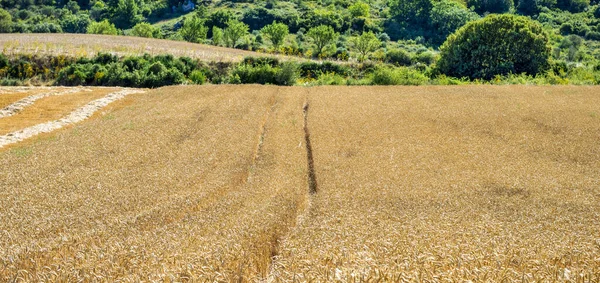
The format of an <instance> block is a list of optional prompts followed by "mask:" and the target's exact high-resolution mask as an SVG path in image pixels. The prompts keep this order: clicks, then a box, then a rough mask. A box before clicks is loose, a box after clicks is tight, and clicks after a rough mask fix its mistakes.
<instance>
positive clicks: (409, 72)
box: [371, 67, 429, 85]
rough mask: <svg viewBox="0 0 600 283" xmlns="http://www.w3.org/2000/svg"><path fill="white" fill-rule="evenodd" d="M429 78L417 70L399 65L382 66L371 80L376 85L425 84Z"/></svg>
mask: <svg viewBox="0 0 600 283" xmlns="http://www.w3.org/2000/svg"><path fill="white" fill-rule="evenodd" d="M428 81H429V79H428V78H427V77H426V76H425V75H424V74H423V73H420V72H418V71H416V70H413V69H410V68H407V67H399V68H386V67H380V68H377V69H376V70H375V72H374V73H373V75H372V78H371V82H372V84H374V85H423V84H426V83H427V82H428Z"/></svg>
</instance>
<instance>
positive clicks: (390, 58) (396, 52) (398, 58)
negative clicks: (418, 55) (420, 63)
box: [385, 49, 413, 66]
mask: <svg viewBox="0 0 600 283" xmlns="http://www.w3.org/2000/svg"><path fill="white" fill-rule="evenodd" d="M412 61H413V58H412V56H411V55H410V53H408V52H406V50H403V49H392V50H390V51H388V52H387V53H386V54H385V62H386V63H390V64H394V65H397V66H410V65H411V64H412Z"/></svg>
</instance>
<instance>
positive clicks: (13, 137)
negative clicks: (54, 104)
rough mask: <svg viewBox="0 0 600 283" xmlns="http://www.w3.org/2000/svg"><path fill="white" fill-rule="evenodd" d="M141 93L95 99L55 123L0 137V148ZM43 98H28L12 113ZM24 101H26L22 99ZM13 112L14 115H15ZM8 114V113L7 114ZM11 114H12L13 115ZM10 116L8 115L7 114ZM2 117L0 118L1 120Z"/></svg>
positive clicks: (87, 116)
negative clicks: (130, 95)
mask: <svg viewBox="0 0 600 283" xmlns="http://www.w3.org/2000/svg"><path fill="white" fill-rule="evenodd" d="M77 91H81V89H80V88H75V89H69V90H66V91H63V92H58V93H55V92H51V93H52V94H48V93H45V94H43V95H45V96H48V95H63V94H67V93H73V92H77ZM140 92H143V91H142V90H137V89H123V90H120V91H117V92H113V93H110V94H108V95H107V96H105V97H103V98H100V99H96V100H94V101H91V102H89V103H88V104H86V105H85V106H83V107H81V108H79V109H77V110H75V111H73V112H71V113H70V114H69V115H67V116H65V117H63V118H61V119H59V120H56V121H51V122H46V123H42V124H38V125H35V126H31V127H27V128H25V129H22V130H19V131H16V132H12V133H9V134H6V135H3V136H0V148H2V147H4V146H6V145H9V144H13V143H17V142H20V141H22V140H25V139H28V138H31V137H33V136H36V135H39V134H41V133H49V132H52V131H54V130H57V129H60V128H62V127H65V126H67V125H70V124H75V123H78V122H81V121H83V120H85V119H87V118H89V117H90V116H92V115H93V114H94V113H95V112H96V111H97V110H99V109H101V108H103V107H105V106H107V105H108V104H110V103H112V102H114V101H116V100H119V99H122V98H123V97H125V96H127V95H129V94H133V93H140ZM45 96H42V95H36V97H33V98H31V97H29V98H31V99H29V100H27V101H23V103H21V104H19V106H16V108H12V109H13V111H16V112H18V111H19V110H14V109H18V108H19V107H21V109H22V107H25V106H27V105H30V104H33V102H34V101H35V100H38V99H40V98H43V97H45ZM23 100H26V99H23ZM16 112H14V113H16ZM7 113H8V112H7ZM14 113H13V114H14ZM9 114H10V113H9ZM1 117H2V116H0V118H1Z"/></svg>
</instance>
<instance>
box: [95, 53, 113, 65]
mask: <svg viewBox="0 0 600 283" xmlns="http://www.w3.org/2000/svg"><path fill="white" fill-rule="evenodd" d="M118 61H119V57H118V56H117V55H112V54H110V53H98V55H96V57H94V58H92V62H94V63H96V64H102V65H107V64H110V63H116V62H118Z"/></svg>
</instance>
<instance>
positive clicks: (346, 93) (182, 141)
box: [0, 86, 600, 282]
mask: <svg viewBox="0 0 600 283" xmlns="http://www.w3.org/2000/svg"><path fill="white" fill-rule="evenodd" d="M599 94H600V89H598V88H595V87H527V86H507V87H491V86H469V87H351V88H349V87H318V88H301V87H291V88H289V87H288V88H286V87H269V86H199V87H186V86H179V87H167V88H161V89H156V90H152V91H148V92H146V93H139V94H131V95H129V96H128V98H127V99H126V100H127V103H126V104H124V105H122V106H121V107H115V108H113V109H109V110H104V111H103V113H102V115H98V116H97V117H95V118H94V119H90V120H86V121H85V122H82V123H79V124H75V125H74V126H72V127H70V128H66V129H63V130H61V131H59V132H56V133H54V134H53V135H52V138H48V139H41V140H38V141H36V142H34V143H32V142H29V143H27V142H25V143H21V144H16V145H14V146H12V147H10V148H8V149H0V150H1V151H0V218H1V219H2V221H0V235H1V236H0V281H9V282H10V281H19V280H23V281H54V282H56V281H59V282H67V281H87V282H114V281H121V282H139V281H151V282H156V281H160V282H162V281H167V282H170V281H186V280H187V281H189V282H205V281H238V282H239V281H242V282H257V281H267V282H295V281H298V282H305V281H314V282H327V281H343V282H344V281H345V282H348V281H358V282H375V281H382V282H446V281H448V282H455V281H460V282H464V281H469V280H470V281H473V282H502V281H505V282H516V281H519V282H557V281H558V282H561V281H562V282H564V281H572V282H598V281H599V280H600V142H598V141H599V140H600V95H599ZM2 95H3V94H0V97H2ZM13 99H20V98H18V97H15V98H13ZM38 102H39V103H42V101H41V100H40V101H38ZM34 105H35V103H34ZM25 111H26V110H23V113H24V112H25ZM17 116H18V114H17V115H14V116H12V117H17ZM2 119H6V118H0V121H1V120H2Z"/></svg>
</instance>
